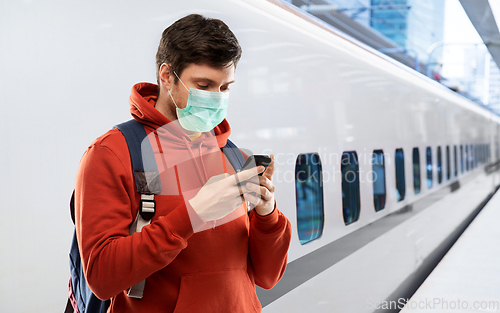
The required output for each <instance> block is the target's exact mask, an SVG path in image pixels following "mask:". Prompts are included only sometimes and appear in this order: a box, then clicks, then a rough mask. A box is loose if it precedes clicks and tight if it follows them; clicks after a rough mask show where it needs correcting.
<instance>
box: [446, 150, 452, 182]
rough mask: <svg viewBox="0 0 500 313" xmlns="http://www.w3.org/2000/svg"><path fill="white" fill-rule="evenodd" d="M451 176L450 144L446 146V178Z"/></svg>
mask: <svg viewBox="0 0 500 313" xmlns="http://www.w3.org/2000/svg"><path fill="white" fill-rule="evenodd" d="M450 177H451V163H450V146H446V179H447V180H450Z"/></svg>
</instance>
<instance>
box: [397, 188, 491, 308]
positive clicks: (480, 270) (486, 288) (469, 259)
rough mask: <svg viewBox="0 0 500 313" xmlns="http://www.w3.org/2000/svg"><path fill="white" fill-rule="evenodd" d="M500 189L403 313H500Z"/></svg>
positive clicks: (408, 303) (412, 298)
mask: <svg viewBox="0 0 500 313" xmlns="http://www.w3.org/2000/svg"><path fill="white" fill-rule="evenodd" d="M499 224H500V190H499V191H497V192H496V194H495V195H494V196H493V197H492V198H491V199H490V201H489V202H488V203H487V204H486V206H485V207H484V208H483V209H482V210H481V212H480V213H479V214H478V216H477V217H476V218H475V219H474V220H473V221H472V223H471V224H470V225H469V227H468V228H467V229H466V230H465V231H464V233H463V234H462V236H461V237H460V238H459V239H458V240H457V242H456V243H455V244H454V245H453V247H452V248H451V249H450V250H449V251H448V253H447V254H446V255H445V256H444V258H443V259H442V260H441V262H440V263H439V264H438V265H437V266H436V268H435V269H434V270H433V271H432V273H431V274H430V275H429V277H427V279H426V280H425V281H424V283H423V284H422V285H421V286H420V288H419V289H418V290H417V291H416V293H415V294H414V295H413V296H412V297H411V299H409V300H408V301H407V302H406V304H405V306H404V308H403V309H402V310H401V311H400V312H401V313H410V312H454V313H456V312H500V227H499Z"/></svg>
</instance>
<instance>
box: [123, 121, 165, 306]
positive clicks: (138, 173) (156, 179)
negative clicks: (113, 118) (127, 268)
mask: <svg viewBox="0 0 500 313" xmlns="http://www.w3.org/2000/svg"><path fill="white" fill-rule="evenodd" d="M115 127H116V128H118V129H119V130H120V131H121V132H122V134H123V136H124V137H125V140H126V141H127V146H128V151H129V153H130V159H131V161H132V170H133V173H134V178H135V184H136V187H137V192H138V193H139V194H140V195H141V206H140V208H139V213H138V214H137V217H136V219H135V221H134V223H133V224H132V226H131V227H130V230H129V233H130V234H131V235H132V234H133V233H135V232H140V231H141V230H142V228H143V227H144V226H146V225H148V224H150V223H151V219H152V218H153V216H154V215H155V213H156V202H155V200H154V195H155V194H160V193H161V183H160V173H159V172H158V167H157V166H156V160H155V156H154V153H153V148H152V147H151V143H150V142H149V139H148V138H147V134H146V130H145V129H144V126H143V125H142V124H141V123H139V122H138V121H136V120H134V119H132V120H130V121H127V122H124V123H121V124H118V125H116V126H115ZM144 285H145V280H143V281H141V282H140V283H138V284H137V285H135V286H132V287H131V288H130V289H129V291H128V296H129V297H132V298H138V299H141V298H142V296H143V291H144Z"/></svg>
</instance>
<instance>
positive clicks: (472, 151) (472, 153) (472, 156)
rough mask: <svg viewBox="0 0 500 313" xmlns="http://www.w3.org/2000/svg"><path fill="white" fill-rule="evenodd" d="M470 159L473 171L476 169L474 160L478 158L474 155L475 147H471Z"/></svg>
mask: <svg viewBox="0 0 500 313" xmlns="http://www.w3.org/2000/svg"><path fill="white" fill-rule="evenodd" d="M469 157H470V169H471V171H472V170H473V169H474V158H475V157H476V154H475V153H474V145H470V148H469Z"/></svg>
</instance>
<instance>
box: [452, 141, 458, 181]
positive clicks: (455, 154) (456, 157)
mask: <svg viewBox="0 0 500 313" xmlns="http://www.w3.org/2000/svg"><path fill="white" fill-rule="evenodd" d="M453 160H454V162H453V164H454V165H455V177H457V176H458V156H457V145H454V146H453Z"/></svg>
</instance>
